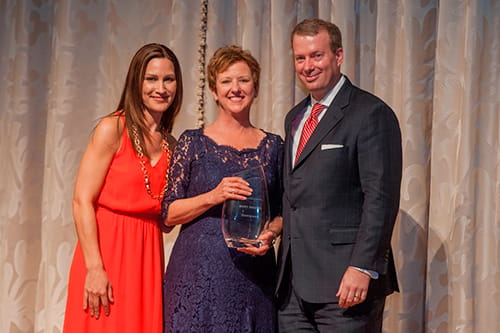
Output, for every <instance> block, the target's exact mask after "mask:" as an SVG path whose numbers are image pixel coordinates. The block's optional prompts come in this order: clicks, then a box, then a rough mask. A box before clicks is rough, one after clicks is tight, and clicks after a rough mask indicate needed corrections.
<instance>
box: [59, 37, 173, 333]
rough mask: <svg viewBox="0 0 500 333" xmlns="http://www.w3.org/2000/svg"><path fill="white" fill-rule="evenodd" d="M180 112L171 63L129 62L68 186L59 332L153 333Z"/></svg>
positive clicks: (160, 56) (144, 56) (150, 50)
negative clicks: (68, 252)
mask: <svg viewBox="0 0 500 333" xmlns="http://www.w3.org/2000/svg"><path fill="white" fill-rule="evenodd" d="M181 102H182V77H181V70H180V65H179V61H178V60H177V57H176V56H175V54H174V53H173V52H172V51H171V50H170V49H169V48H167V47H165V46H164V45H161V44H147V45H145V46H143V47H142V48H141V49H139V50H138V51H137V53H136V54H135V55H134V57H133V58H132V61H131V63H130V67H129V70H128V74H127V79H126V82H125V86H124V88H123V92H122V96H121V99H120V103H119V105H118V111H116V112H113V113H112V114H109V115H108V116H106V117H104V118H103V119H102V120H101V121H100V122H99V124H98V125H97V126H96V128H95V131H94V133H93V135H92V138H91V140H90V143H89V144H88V146H87V149H86V151H85V153H84V155H83V158H82V161H81V165H80V169H79V171H78V176H77V180H76V185H75V192H74V198H73V215H74V220H75V225H76V231H77V234H78V243H77V245H76V249H75V254H74V258H73V262H72V265H71V271H70V277H69V285H68V300H67V305H66V313H65V320H64V328H63V331H64V332H67V333H75V332H93V333H96V332H108V333H109V332H120V333H124V332H131V333H132V332H133V333H137V332H148V333H149V332H158V333H160V332H162V276H163V267H164V260H163V242H162V235H161V230H160V229H159V223H158V221H159V219H158V217H159V214H160V212H161V208H160V203H161V200H162V198H163V196H164V193H165V188H166V182H167V179H166V170H167V168H168V165H169V163H170V156H171V151H172V145H173V144H175V140H174V139H173V137H172V136H171V134H170V132H171V130H172V126H173V121H174V118H175V116H176V115H177V113H178V112H179V109H180V105H181Z"/></svg>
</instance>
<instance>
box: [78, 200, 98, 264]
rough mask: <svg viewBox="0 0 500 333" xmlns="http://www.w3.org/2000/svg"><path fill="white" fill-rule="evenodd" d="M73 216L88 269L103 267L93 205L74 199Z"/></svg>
mask: <svg viewBox="0 0 500 333" xmlns="http://www.w3.org/2000/svg"><path fill="white" fill-rule="evenodd" d="M73 216H74V219H75V226H76V232H77V235H78V241H79V243H80V247H81V249H82V253H83V257H84V260H85V266H86V267H87V270H90V269H95V268H97V269H101V268H103V262H102V257H101V251H100V249H99V241H98V231H97V222H96V218H95V211H94V207H93V205H92V204H88V203H87V204H86V203H82V202H79V201H78V200H75V201H73Z"/></svg>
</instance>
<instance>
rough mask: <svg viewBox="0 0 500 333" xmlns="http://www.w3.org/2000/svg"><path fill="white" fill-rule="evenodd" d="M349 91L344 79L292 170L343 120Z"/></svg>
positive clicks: (348, 83) (349, 86)
mask: <svg viewBox="0 0 500 333" xmlns="http://www.w3.org/2000/svg"><path fill="white" fill-rule="evenodd" d="M351 90H352V84H351V82H350V81H349V80H348V79H347V78H346V81H345V82H344V86H343V87H342V88H341V89H340V91H339V92H338V94H337V96H335V98H334V99H333V102H332V104H330V106H329V107H328V110H327V111H326V113H325V115H324V116H323V118H322V119H321V121H320V122H319V124H318V126H317V127H316V129H315V130H314V132H313V134H312V135H311V137H310V138H309V141H307V144H306V145H305V147H304V150H302V153H301V154H300V156H299V160H298V161H297V163H296V164H295V167H294V168H293V169H295V168H296V167H298V166H299V165H300V164H301V163H302V161H303V160H305V159H306V158H307V157H308V156H309V155H310V154H311V152H312V151H313V150H314V149H316V147H317V146H318V145H319V143H320V142H321V140H322V139H323V138H324V137H325V135H327V134H328V133H329V132H330V131H331V130H332V129H333V128H334V127H335V126H336V125H337V124H338V123H339V122H340V121H341V120H342V118H344V109H345V108H346V107H347V105H349V98H350V95H351ZM290 150H291V148H290Z"/></svg>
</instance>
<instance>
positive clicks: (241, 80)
mask: <svg viewBox="0 0 500 333" xmlns="http://www.w3.org/2000/svg"><path fill="white" fill-rule="evenodd" d="M250 81H251V80H250V78H248V77H243V78H241V79H240V82H243V83H248V82H250Z"/></svg>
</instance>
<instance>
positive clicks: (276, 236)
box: [266, 228, 279, 245]
mask: <svg viewBox="0 0 500 333" xmlns="http://www.w3.org/2000/svg"><path fill="white" fill-rule="evenodd" d="M266 231H270V232H271V233H272V234H273V240H272V242H271V245H274V243H276V238H278V236H279V235H278V233H277V232H276V231H274V230H273V229H270V228H269V229H266Z"/></svg>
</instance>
